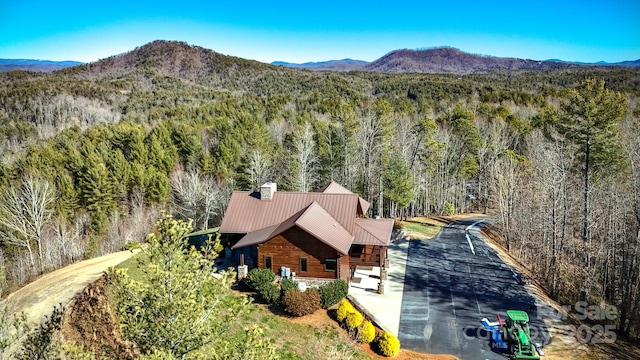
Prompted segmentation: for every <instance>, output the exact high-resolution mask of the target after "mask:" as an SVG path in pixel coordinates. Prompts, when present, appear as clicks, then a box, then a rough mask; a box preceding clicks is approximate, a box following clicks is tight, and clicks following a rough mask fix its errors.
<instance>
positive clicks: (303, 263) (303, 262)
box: [300, 257, 307, 272]
mask: <svg viewBox="0 0 640 360" xmlns="http://www.w3.org/2000/svg"><path fill="white" fill-rule="evenodd" d="M300 272H307V258H305V257H301V258H300Z"/></svg>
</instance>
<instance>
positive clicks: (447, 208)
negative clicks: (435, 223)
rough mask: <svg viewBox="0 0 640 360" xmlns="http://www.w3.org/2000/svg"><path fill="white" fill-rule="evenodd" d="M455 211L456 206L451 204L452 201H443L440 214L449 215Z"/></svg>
mask: <svg viewBox="0 0 640 360" xmlns="http://www.w3.org/2000/svg"><path fill="white" fill-rule="evenodd" d="M455 213H456V207H455V206H453V204H452V203H450V202H448V201H447V202H446V203H444V209H443V210H442V215H446V216H451V215H453V214H455Z"/></svg>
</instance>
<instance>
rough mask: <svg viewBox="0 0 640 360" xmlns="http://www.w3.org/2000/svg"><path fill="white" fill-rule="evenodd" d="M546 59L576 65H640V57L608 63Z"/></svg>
mask: <svg viewBox="0 0 640 360" xmlns="http://www.w3.org/2000/svg"><path fill="white" fill-rule="evenodd" d="M545 61H548V62H555V63H565V64H575V65H590V66H627V67H636V66H640V59H638V60H631V61H620V62H615V63H608V62H606V61H598V62H595V63H587V62H580V61H564V60H559V59H549V60H545Z"/></svg>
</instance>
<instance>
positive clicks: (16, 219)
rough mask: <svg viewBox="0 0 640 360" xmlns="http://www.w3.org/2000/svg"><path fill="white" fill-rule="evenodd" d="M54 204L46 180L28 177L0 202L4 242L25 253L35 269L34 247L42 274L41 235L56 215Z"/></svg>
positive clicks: (52, 192) (52, 194)
mask: <svg viewBox="0 0 640 360" xmlns="http://www.w3.org/2000/svg"><path fill="white" fill-rule="evenodd" d="M54 201H55V190H54V187H53V185H51V184H50V183H49V182H48V181H47V180H45V179H39V178H36V177H34V176H31V175H27V176H25V177H24V178H23V179H22V183H21V185H20V187H15V186H11V187H9V188H8V189H7V190H6V191H5V193H4V194H3V195H2V201H1V202H0V225H2V226H3V227H4V230H3V233H2V237H3V239H4V241H5V242H6V243H8V244H10V245H13V246H18V247H21V248H24V249H26V250H27V252H28V253H29V260H30V262H31V265H32V266H35V263H36V260H35V258H34V256H33V246H34V244H35V246H36V248H37V251H38V260H39V261H40V271H41V272H44V262H43V261H42V260H43V236H42V235H43V231H44V228H45V226H46V225H47V224H48V222H49V220H50V219H51V215H52V214H53V205H54Z"/></svg>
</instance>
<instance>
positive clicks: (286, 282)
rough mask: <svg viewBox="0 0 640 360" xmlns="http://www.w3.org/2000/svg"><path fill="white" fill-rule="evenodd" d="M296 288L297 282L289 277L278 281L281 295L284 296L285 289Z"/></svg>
mask: <svg viewBox="0 0 640 360" xmlns="http://www.w3.org/2000/svg"><path fill="white" fill-rule="evenodd" d="M297 288H298V283H297V282H295V281H293V280H291V279H282V281H280V294H281V295H282V296H284V294H285V293H286V292H287V291H289V290H292V289H297Z"/></svg>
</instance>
